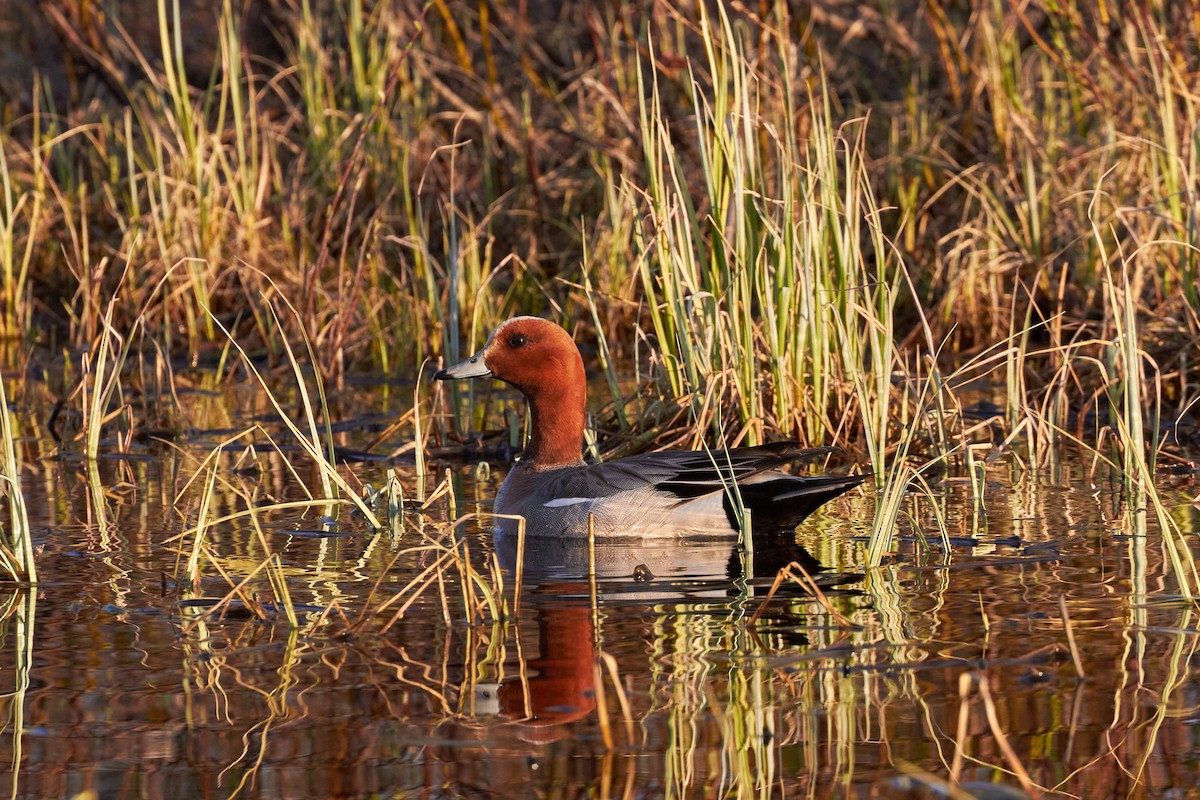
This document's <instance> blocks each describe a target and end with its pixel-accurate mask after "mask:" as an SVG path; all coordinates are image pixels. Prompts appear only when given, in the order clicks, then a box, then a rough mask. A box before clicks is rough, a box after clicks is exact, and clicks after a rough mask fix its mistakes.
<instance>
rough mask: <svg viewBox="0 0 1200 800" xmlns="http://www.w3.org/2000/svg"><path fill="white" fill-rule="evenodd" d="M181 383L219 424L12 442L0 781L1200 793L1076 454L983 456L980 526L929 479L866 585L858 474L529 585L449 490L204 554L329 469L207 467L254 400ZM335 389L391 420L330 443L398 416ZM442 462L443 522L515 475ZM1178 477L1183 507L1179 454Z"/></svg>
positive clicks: (543, 562) (1192, 724) (1148, 543)
mask: <svg viewBox="0 0 1200 800" xmlns="http://www.w3.org/2000/svg"><path fill="white" fill-rule="evenodd" d="M182 402H185V403H188V404H191V412H190V413H192V415H193V419H197V420H203V421H204V422H205V423H206V424H207V425H208V426H209V427H208V429H207V432H206V433H202V434H196V433H193V434H192V435H190V436H189V437H188V439H187V440H186V441H181V442H177V443H176V446H174V447H172V446H168V445H165V444H156V443H154V442H148V443H146V444H144V445H142V446H141V447H140V449H138V448H135V454H136V455H135V457H133V458H130V459H103V460H101V461H100V462H99V463H98V464H96V465H94V467H89V465H87V464H86V463H84V462H82V461H73V460H70V459H59V458H46V457H42V456H43V454H45V453H48V452H50V449H51V447H50V445H48V444H47V443H45V442H42V441H41V440H39V439H28V440H26V441H25V457H26V461H27V472H26V481H25V486H24V491H25V496H26V502H27V504H28V506H29V509H30V514H31V516H32V517H33V524H34V526H35V528H36V530H37V542H38V544H39V546H40V547H42V548H43V549H42V552H41V557H40V561H39V563H38V569H39V571H40V577H41V584H40V585H39V587H38V589H37V592H36V594H30V593H27V592H23V591H13V590H12V589H11V588H0V616H2V620H0V679H2V680H3V682H4V683H3V686H2V687H0V691H2V692H3V696H0V719H3V720H5V722H6V724H5V726H4V728H3V731H2V734H0V750H3V752H2V753H0V763H4V764H6V765H11V767H10V768H6V769H2V770H0V776H2V777H0V795H3V796H13V797H21V798H34V797H37V798H41V797H56V798H67V797H74V796H85V797H99V798H143V797H144V798H168V797H181V798H182V797H197V798H209V797H214V798H224V797H229V796H231V795H233V794H235V793H236V794H237V795H238V796H240V797H247V798H256V797H272V798H273V797H285V798H330V797H339V798H340V797H345V798H357V797H385V798H386V797H396V798H399V797H405V798H407V797H434V798H442V797H472V798H474V797H498V798H508V797H600V798H606V797H611V798H625V797H631V798H633V797H636V798H644V797H695V798H708V797H749V796H754V797H814V798H825V797H856V798H857V797H863V798H908V797H938V796H949V795H947V794H946V793H945V791H946V790H945V787H944V786H943V785H941V784H940V783H939V781H944V780H945V779H946V778H947V777H948V776H949V775H950V774H951V772H952V771H956V772H957V774H958V775H960V779H961V780H962V781H963V783H964V784H965V785H966V788H967V789H968V790H969V791H970V792H971V793H972V794H971V795H959V796H977V797H1023V796H1026V795H1025V794H1023V793H1022V790H1021V785H1022V779H1021V777H1020V776H1019V775H1018V774H1017V773H1018V772H1019V771H1021V770H1023V771H1024V772H1026V773H1027V775H1028V780H1029V781H1030V782H1031V783H1032V784H1033V785H1034V786H1035V787H1038V790H1040V791H1044V792H1050V793H1052V796H1055V795H1057V796H1075V797H1082V798H1126V797H1162V798H1184V797H1200V791H1198V790H1197V788H1196V786H1197V771H1198V761H1200V726H1198V725H1197V724H1196V723H1197V722H1200V683H1198V682H1197V680H1196V677H1197V676H1196V669H1195V666H1194V662H1195V661H1196V659H1195V657H1194V654H1195V650H1196V646H1197V642H1198V641H1200V640H1198V639H1197V628H1196V612H1195V610H1194V608H1193V607H1192V606H1191V605H1190V604H1188V603H1185V602H1183V601H1181V600H1180V598H1179V597H1178V596H1177V595H1176V593H1175V592H1174V589H1173V586H1174V581H1173V580H1172V579H1171V577H1170V575H1169V570H1167V569H1165V568H1164V566H1163V564H1164V556H1163V542H1162V540H1161V538H1160V537H1159V535H1158V533H1157V531H1156V530H1155V528H1154V527H1153V525H1149V526H1145V525H1142V524H1140V523H1139V521H1138V520H1137V519H1136V518H1135V517H1131V516H1130V515H1128V514H1126V513H1125V512H1124V511H1123V510H1122V508H1121V504H1120V502H1119V496H1120V493H1119V487H1118V485H1117V484H1115V483H1111V482H1105V481H1106V480H1110V479H1111V476H1107V478H1105V477H1104V476H1096V475H1093V476H1089V475H1088V474H1086V472H1085V468H1084V467H1080V466H1078V459H1077V458H1064V460H1063V465H1062V466H1061V467H1060V468H1058V469H1057V470H1053V471H1048V472H1044V473H1037V474H1031V473H1024V474H1022V475H1020V476H1019V477H1015V476H1016V475H1017V474H1016V473H1013V472H1011V471H1010V469H1009V468H1008V467H1007V466H1005V465H1003V464H1000V465H997V466H994V467H992V469H991V471H990V473H989V476H988V477H989V485H988V494H987V498H986V503H985V512H984V513H983V514H976V513H974V511H973V509H972V506H971V503H970V499H969V491H968V489H967V487H966V485H965V484H964V483H962V482H959V481H953V480H951V481H947V482H944V483H942V484H941V485H939V486H937V487H936V488H937V491H938V495H937V497H935V498H933V499H932V500H931V499H923V500H921V501H919V502H916V503H914V504H913V505H912V506H910V512H911V513H910V515H909V517H908V520H907V522H906V528H905V529H904V531H903V534H902V539H901V547H900V552H899V553H898V555H897V557H896V558H895V559H894V561H893V563H891V564H890V565H888V566H887V567H885V568H883V569H880V570H876V571H874V572H871V573H869V574H868V573H867V572H866V571H865V570H864V568H863V566H862V558H863V543H862V540H861V537H862V535H863V534H864V533H865V531H866V530H867V529H868V527H869V524H870V519H871V515H872V513H873V508H874V498H873V496H871V494H870V493H869V492H867V493H863V492H854V493H852V494H851V495H850V496H848V497H846V498H842V499H840V500H838V501H836V502H834V503H831V504H830V505H829V506H827V507H826V508H825V509H824V510H823V511H822V512H821V513H820V514H818V515H817V516H815V517H813V518H812V519H810V520H809V521H808V522H806V523H805V524H804V525H803V526H802V527H801V530H800V532H799V533H798V535H797V537H796V541H795V542H789V543H786V545H776V546H772V547H768V546H766V545H764V546H762V547H760V548H759V549H757V550H756V551H755V552H754V553H753V554H752V555H749V554H746V553H744V552H742V551H740V550H738V549H737V548H734V547H731V546H729V545H718V544H710V545H704V546H695V547H688V548H676V549H670V550H667V549H664V548H661V547H660V548H645V547H626V548H606V549H603V550H602V551H601V552H599V553H597V557H596V566H597V573H598V575H599V577H598V578H597V579H596V580H594V581H593V580H589V579H588V577H587V572H588V570H587V563H588V553H587V552H586V549H584V550H582V551H580V550H574V551H572V550H569V549H568V550H564V549H562V548H557V549H555V548H546V547H539V545H538V544H537V543H536V542H534V541H530V542H529V543H528V544H527V547H528V551H529V554H530V558H531V561H530V562H529V566H528V567H527V569H526V570H525V574H524V575H523V576H522V586H521V589H520V592H519V597H518V596H516V595H517V593H516V592H515V586H514V585H515V582H516V575H514V574H513V572H512V571H511V570H508V569H506V567H507V566H508V564H509V562H510V560H511V554H510V552H509V551H508V549H507V548H506V547H505V546H504V543H503V542H502V543H501V546H499V547H497V546H496V543H495V542H493V539H492V536H491V534H490V532H489V530H488V527H487V524H486V523H485V522H472V521H470V520H468V521H466V522H464V523H462V524H460V525H459V526H458V527H457V528H455V529H451V528H450V526H449V525H447V524H446V520H447V517H448V508H449V506H448V501H447V499H446V498H445V497H443V498H439V499H437V500H435V501H434V502H433V503H432V504H431V505H430V507H429V509H428V511H427V513H424V514H418V513H409V514H406V515H405V517H404V519H403V522H402V524H400V525H399V526H397V527H396V528H395V529H393V530H389V531H388V532H385V533H378V534H375V533H371V532H370V531H369V530H368V528H367V527H366V526H365V525H364V524H363V522H362V520H361V519H359V518H357V517H356V516H354V515H352V514H350V513H349V512H348V511H347V510H345V509H311V510H308V511H305V510H303V509H292V510H285V511H274V512H269V513H264V514H262V515H259V516H258V517H257V519H256V520H251V519H249V518H246V517H242V518H240V519H236V520H231V521H226V522H221V521H216V522H213V523H212V524H210V525H208V526H207V528H206V531H205V536H204V541H203V542H202V545H203V547H202V549H200V550H199V551H197V549H196V541H195V534H194V533H188V531H189V530H190V529H192V528H194V527H195V526H196V525H197V521H198V520H200V519H201V518H204V519H207V520H219V519H220V518H221V517H222V516H224V515H227V514H233V513H235V512H238V511H241V510H243V509H245V508H247V507H248V506H250V505H259V506H265V505H267V504H270V503H278V502H283V501H287V500H300V499H303V498H304V497H305V496H306V495H305V491H304V489H303V484H308V485H311V486H317V485H319V484H318V481H317V478H316V476H315V474H314V473H313V471H312V470H311V467H309V466H307V465H306V462H305V460H304V457H303V456H301V455H299V454H294V455H289V456H287V457H283V456H280V455H279V454H277V453H270V451H269V450H267V449H265V448H259V449H258V451H257V454H256V456H255V457H256V459H257V461H256V463H257V464H258V466H259V468H260V471H258V472H253V471H247V470H245V469H243V468H244V467H246V466H248V465H249V463H250V462H251V461H252V460H254V459H253V458H252V457H251V455H250V454H247V453H244V452H243V447H244V445H242V444H238V445H230V446H229V447H227V448H225V451H224V452H223V453H222V455H221V456H220V458H219V459H218V460H217V461H216V462H215V463H217V465H218V466H217V468H216V470H215V471H214V470H212V469H210V467H211V464H212V463H213V462H209V463H208V464H205V463H203V462H204V459H205V458H206V457H207V456H208V455H209V454H210V452H211V451H212V450H213V448H214V447H215V446H216V445H217V444H219V443H220V442H222V441H223V440H225V439H226V438H227V437H228V436H231V435H232V434H233V433H234V432H236V431H237V430H240V429H241V428H242V427H244V426H245V425H248V424H250V422H251V421H252V420H253V419H254V418H255V415H256V414H257V413H260V412H261V411H262V410H263V409H264V408H265V404H263V403H261V401H257V400H247V399H246V398H245V397H232V398H231V397H229V396H210V395H198V396H195V397H190V398H188V397H185V398H183V399H182ZM345 402H346V407H347V408H354V409H357V410H361V409H362V408H377V409H379V410H380V413H381V416H380V417H379V418H378V419H375V420H372V421H369V422H371V425H366V424H363V420H362V419H361V418H360V419H359V420H357V424H353V425H349V426H347V430H346V431H345V432H342V433H340V434H339V435H338V436H339V443H340V444H342V445H344V446H348V447H361V446H363V445H364V443H365V442H367V441H369V440H370V439H371V438H372V437H373V435H374V431H373V430H367V429H366V428H370V427H372V426H373V427H375V428H378V427H382V425H384V424H386V422H387V421H388V420H389V419H390V417H389V416H387V414H388V409H387V405H388V402H389V401H388V399H387V398H383V397H381V396H380V395H379V394H378V393H374V394H370V395H368V396H366V397H365V398H364V397H358V398H357V399H348V400H346V401H345ZM234 409H236V410H234ZM351 416H352V415H351V414H350V413H347V414H346V415H345V418H347V419H349V418H350V417H351ZM263 426H264V428H265V429H266V430H268V431H270V432H271V433H272V435H278V433H279V429H278V426H277V425H272V423H271V422H270V421H269V420H268V421H264V422H263ZM32 427H33V425H32V424H31V425H30V426H29V428H30V429H32ZM218 428H221V429H222V430H217V429H218ZM256 438H257V441H259V442H260V444H261V443H263V442H265V441H266V437H265V436H264V435H261V434H259V435H258V436H257V437H256ZM284 438H286V437H284ZM402 441H403V435H400V434H398V435H396V436H395V437H394V438H393V443H394V444H400V443H402ZM382 449H386V448H382ZM1072 462H1074V463H1072ZM289 464H290V465H291V467H289ZM433 467H434V469H435V471H436V473H435V476H434V477H430V478H428V479H427V480H426V481H425V482H424V487H425V491H426V493H427V494H432V493H433V492H434V489H435V487H436V486H437V485H438V483H439V482H440V481H441V480H442V478H444V477H445V470H447V469H449V470H450V471H451V477H452V478H453V483H454V488H455V495H456V503H457V506H458V508H457V511H458V513H459V514H463V513H469V512H473V511H482V510H486V508H487V502H488V501H489V500H490V498H491V497H492V496H493V495H494V493H495V490H496V488H497V487H498V485H499V481H500V480H501V478H502V476H503V471H504V469H505V467H504V466H503V465H497V466H495V467H494V468H493V469H492V470H491V472H490V474H488V473H487V472H486V471H483V470H478V469H476V468H475V467H474V465H469V466H464V465H460V464H448V463H440V464H435V465H433ZM292 468H294V470H295V471H294V472H293V469H292ZM343 474H344V475H346V476H348V477H352V479H357V480H360V481H363V482H369V483H372V484H373V485H375V486H379V485H381V484H382V483H383V482H384V481H385V467H383V466H381V465H377V464H357V465H354V466H353V467H351V468H348V469H346V470H344V471H343ZM400 477H401V480H402V483H403V485H404V489H405V492H406V494H407V496H408V497H409V498H410V499H411V498H412V497H415V496H416V495H417V494H418V485H419V484H420V483H421V482H419V481H418V479H417V477H416V475H415V474H414V471H413V470H412V469H411V468H409V469H401V470H400ZM210 480H211V481H212V489H211V492H210V493H209V498H210V501H209V503H208V506H207V507H205V504H204V496H205V486H206V485H207V484H208V482H209V481H210ZM1163 492H1164V497H1165V498H1166V499H1167V501H1168V503H1169V504H1170V506H1171V508H1172V509H1173V513H1174V514H1175V516H1176V518H1177V519H1178V520H1179V521H1180V522H1181V524H1182V525H1183V526H1184V527H1185V528H1186V529H1187V530H1192V531H1194V530H1196V520H1197V515H1198V512H1197V510H1196V508H1195V507H1194V506H1192V505H1191V504H1190V502H1189V501H1190V498H1191V497H1194V496H1195V494H1196V493H1197V485H1196V482H1195V478H1194V477H1186V476H1184V477H1174V478H1169V479H1167V482H1166V483H1164V486H1163ZM938 516H941V517H944V518H945V520H946V523H947V525H948V527H949V530H950V532H951V534H952V537H953V538H952V539H951V540H950V543H949V544H950V549H949V551H946V550H945V548H944V546H943V545H942V543H941V542H940V541H937V540H936V537H937V534H936V530H937V522H936V520H937V518H938ZM920 532H923V533H925V534H927V535H929V536H931V537H933V539H931V540H930V541H928V542H926V541H925V540H924V539H923V538H922V537H919V536H917V535H916V534H917V533H920ZM181 533H185V534H186V535H185V536H184V537H182V538H177V537H179V535H180V534H181ZM194 552H199V553H200V558H199V564H198V567H199V574H200V576H201V578H200V582H199V585H198V586H196V587H189V586H188V585H187V582H186V580H185V576H186V574H187V561H188V558H189V556H191V555H192V554H193V553H194ZM271 554H274V555H275V556H277V557H278V562H277V563H278V570H277V572H276V574H277V576H279V577H278V578H277V580H281V581H283V582H285V583H286V589H287V594H288V595H290V598H291V600H292V602H293V603H294V604H295V605H296V607H297V610H298V613H299V620H298V621H299V627H298V628H297V629H293V628H291V627H290V626H289V625H288V624H287V622H286V620H285V619H283V618H282V615H281V614H279V613H277V612H276V607H277V606H276V599H277V598H278V597H279V596H280V595H281V590H280V589H279V588H278V587H273V585H272V583H271V577H270V574H269V573H270V570H268V569H266V568H265V566H264V564H265V563H266V562H267V561H268V558H269V556H270V555H271ZM806 556H811V557H812V559H815V560H816V562H819V564H820V565H821V569H817V568H816V567H815V566H814V565H813V562H812V561H809V560H807V557H806ZM792 559H801V560H804V561H805V563H806V564H808V565H809V567H810V571H811V572H812V573H813V576H814V577H815V579H816V581H817V583H818V584H820V585H821V587H822V590H823V595H824V599H823V600H818V599H814V597H813V596H812V594H811V593H809V592H806V591H805V590H803V589H802V588H801V587H800V586H799V584H798V583H797V582H796V581H790V580H789V581H785V582H784V584H783V585H782V586H781V588H780V589H779V591H778V592H777V593H776V594H775V596H774V597H773V598H772V599H770V601H766V600H765V598H766V597H767V594H768V590H769V589H770V586H771V583H772V579H773V578H774V576H775V574H776V571H777V569H778V568H779V567H781V566H782V565H784V564H786V563H787V562H789V561H791V560H792ZM498 565H499V566H498ZM464 576H467V577H464ZM472 576H473V577H472ZM233 586H236V587H237V592H236V593H235V595H234V602H229V603H224V604H221V605H220V606H217V607H214V604H216V603H217V601H219V600H221V599H222V598H225V597H227V596H228V595H230V592H231V587H233ZM489 591H496V592H497V594H496V597H497V598H498V599H497V600H496V601H495V602H497V603H503V604H505V608H507V612H503V611H501V612H500V613H496V612H495V611H493V610H492V608H491V607H489V605H488V602H489V601H488V592H489ZM1063 609H1065V610H1066V612H1067V617H1068V618H1069V620H1070V624H1069V626H1068V625H1067V624H1065V622H1064V616H1063ZM756 615H757V616H756ZM1068 627H1069V628H1070V631H1071V632H1072V633H1073V634H1074V641H1075V650H1076V652H1077V653H1078V655H1079V657H1080V661H1081V667H1082V669H1083V671H1084V674H1085V677H1084V679H1082V680H1080V679H1078V678H1077V673H1076V667H1075V666H1074V663H1073V660H1072V657H1071V646H1070V643H1069V640H1068V637H1067V630H1068Z"/></svg>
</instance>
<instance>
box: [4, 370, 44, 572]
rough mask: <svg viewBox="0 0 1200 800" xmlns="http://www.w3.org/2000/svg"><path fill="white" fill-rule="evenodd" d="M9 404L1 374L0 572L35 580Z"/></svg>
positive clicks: (15, 437)
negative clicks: (0, 502)
mask: <svg viewBox="0 0 1200 800" xmlns="http://www.w3.org/2000/svg"><path fill="white" fill-rule="evenodd" d="M14 422H15V420H14V415H13V412H12V411H11V410H10V409H9V407H8V393H7V391H6V390H5V387H4V380H3V378H2V377H0V484H2V489H3V495H4V501H5V506H6V507H7V508H6V510H7V512H8V513H7V519H6V520H5V524H4V525H2V526H0V530H2V533H0V575H3V577H5V578H7V579H9V580H13V581H17V582H20V583H29V584H36V583H37V557H36V555H35V553H34V546H33V534H32V531H31V530H30V526H29V511H28V509H27V508H26V507H25V494H24V490H23V489H22V488H21V459H20V457H19V452H20V451H19V450H18V448H17V444H16V440H17V437H18V432H19V429H18V428H17V427H16V425H15V424H14Z"/></svg>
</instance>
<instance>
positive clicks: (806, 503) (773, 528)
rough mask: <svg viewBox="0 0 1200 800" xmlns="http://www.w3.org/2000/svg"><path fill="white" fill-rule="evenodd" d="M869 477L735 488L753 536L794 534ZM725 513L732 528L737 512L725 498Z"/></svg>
mask: <svg viewBox="0 0 1200 800" xmlns="http://www.w3.org/2000/svg"><path fill="white" fill-rule="evenodd" d="M869 477H870V475H869V474H868V475H836V476H827V477H820V478H809V477H801V476H792V475H789V476H786V477H781V478H775V479H773V480H769V481H762V482H761V483H747V484H742V485H740V486H739V487H738V491H739V493H740V495H741V498H742V505H743V506H745V507H746V508H748V509H750V513H751V523H750V524H751V526H752V528H753V530H754V533H755V534H758V533H760V532H761V533H780V532H783V531H788V530H794V529H795V527H796V526H797V525H799V524H800V522H801V521H803V520H804V518H805V517H807V516H808V515H809V514H811V513H813V512H814V511H816V510H817V509H818V508H820V507H821V506H823V505H825V503H828V502H829V501H830V500H832V499H833V498H835V497H837V496H838V495H840V494H845V493H846V492H848V491H850V490H851V489H853V488H854V487H855V486H858V485H859V484H860V483H862V482H863V481H865V480H866V479H867V478H869ZM725 513H726V515H728V517H729V521H730V523H731V524H732V525H734V527H736V526H737V510H736V508H735V507H734V500H733V498H731V497H730V496H729V495H728V494H726V496H725Z"/></svg>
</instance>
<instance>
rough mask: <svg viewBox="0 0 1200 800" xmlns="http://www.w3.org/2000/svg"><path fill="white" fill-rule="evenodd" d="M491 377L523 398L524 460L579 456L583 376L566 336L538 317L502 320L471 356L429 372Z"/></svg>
mask: <svg viewBox="0 0 1200 800" xmlns="http://www.w3.org/2000/svg"><path fill="white" fill-rule="evenodd" d="M487 376H491V377H493V378H497V379H499V380H502V381H504V382H505V383H508V384H511V385H513V386H515V387H516V388H517V389H519V390H520V391H521V393H522V394H523V395H525V397H526V398H527V399H528V400H529V405H530V410H531V411H532V413H533V424H532V426H531V427H532V433H531V435H530V439H529V446H528V448H527V450H526V460H528V461H529V462H530V463H532V464H533V465H534V466H535V467H540V468H546V467H553V466H560V465H563V464H573V463H578V462H579V461H580V452H581V450H582V447H583V425H584V413H585V407H586V405H587V394H586V393H587V375H586V373H585V372H584V369H583V358H582V357H581V356H580V355H579V348H578V347H576V346H575V342H574V341H573V340H572V339H571V337H570V335H569V334H568V333H567V332H566V331H564V330H563V329H562V328H560V327H559V326H557V325H555V324H554V323H553V322H550V321H549V320H545V319H541V318H540V317H513V318H512V319H510V320H507V321H506V322H502V323H501V324H500V325H499V327H497V328H496V330H494V331H492V335H491V336H490V337H489V338H488V341H487V344H486V345H484V346H483V349H482V350H480V351H479V352H478V353H476V354H475V355H473V356H471V357H470V358H468V359H467V360H465V361H462V362H460V363H458V364H455V365H454V366H453V367H449V368H448V369H444V370H442V371H440V372H438V373H437V374H436V375H434V376H433V377H434V379H435V380H442V381H444V380H450V379H456V378H483V377H487Z"/></svg>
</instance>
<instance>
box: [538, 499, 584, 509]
mask: <svg viewBox="0 0 1200 800" xmlns="http://www.w3.org/2000/svg"><path fill="white" fill-rule="evenodd" d="M592 499H593V498H591V497H556V498H554V499H553V500H547V501H546V502H545V503H542V507H543V508H562V507H564V506H577V505H579V504H580V503H590V502H592Z"/></svg>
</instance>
